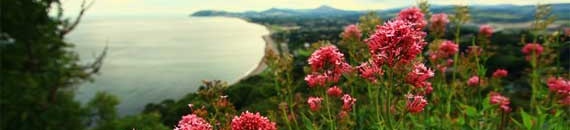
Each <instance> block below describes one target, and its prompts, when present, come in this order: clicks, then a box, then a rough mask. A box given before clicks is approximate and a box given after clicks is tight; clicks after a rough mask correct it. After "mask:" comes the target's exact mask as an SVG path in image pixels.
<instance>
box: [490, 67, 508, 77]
mask: <svg viewBox="0 0 570 130" xmlns="http://www.w3.org/2000/svg"><path fill="white" fill-rule="evenodd" d="M508 74H509V72H508V71H507V70H505V69H497V70H495V72H493V77H494V78H503V77H507V75H508Z"/></svg>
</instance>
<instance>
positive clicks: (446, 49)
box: [430, 40, 459, 60]
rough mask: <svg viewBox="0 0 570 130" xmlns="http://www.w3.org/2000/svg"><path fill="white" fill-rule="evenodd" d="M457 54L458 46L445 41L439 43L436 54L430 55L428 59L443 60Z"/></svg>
mask: <svg viewBox="0 0 570 130" xmlns="http://www.w3.org/2000/svg"><path fill="white" fill-rule="evenodd" d="M457 52H459V45H457V44H455V43H453V41H450V40H445V41H443V42H441V44H440V45H439V48H438V49H437V51H436V52H432V53H431V54H430V58H431V59H432V60H437V59H445V58H448V57H451V56H453V55H455V54H456V53H457Z"/></svg>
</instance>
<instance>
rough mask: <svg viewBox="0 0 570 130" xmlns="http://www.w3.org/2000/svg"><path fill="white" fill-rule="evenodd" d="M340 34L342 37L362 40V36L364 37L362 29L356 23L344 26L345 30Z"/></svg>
mask: <svg viewBox="0 0 570 130" xmlns="http://www.w3.org/2000/svg"><path fill="white" fill-rule="evenodd" d="M340 35H341V37H342V39H353V40H360V38H361V37H362V33H361V32H360V29H358V26H356V25H354V24H350V25H348V26H346V27H344V32H342V33H341V34H340Z"/></svg>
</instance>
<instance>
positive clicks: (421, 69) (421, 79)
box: [406, 63, 434, 94]
mask: <svg viewBox="0 0 570 130" xmlns="http://www.w3.org/2000/svg"><path fill="white" fill-rule="evenodd" d="M433 76H434V73H433V71H432V70H431V69H429V68H427V67H426V66H425V65H424V64H423V63H418V64H415V65H414V69H413V70H412V71H411V72H409V73H408V75H407V77H406V82H408V83H409V84H412V85H414V86H415V87H416V88H425V90H427V91H425V93H426V94H429V93H431V90H432V88H431V83H430V82H428V81H427V80H428V79H429V78H432V77H433Z"/></svg>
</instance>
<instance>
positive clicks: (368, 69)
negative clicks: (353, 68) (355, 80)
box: [357, 62, 384, 82]
mask: <svg viewBox="0 0 570 130" xmlns="http://www.w3.org/2000/svg"><path fill="white" fill-rule="evenodd" d="M357 68H358V71H359V72H360V76H361V77H362V78H364V79H367V80H368V81H371V82H376V81H377V78H378V77H379V76H381V75H383V74H384V71H383V70H382V68H380V67H379V66H378V65H374V62H372V63H368V62H365V63H362V64H361V65H360V66H358V67H357Z"/></svg>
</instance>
